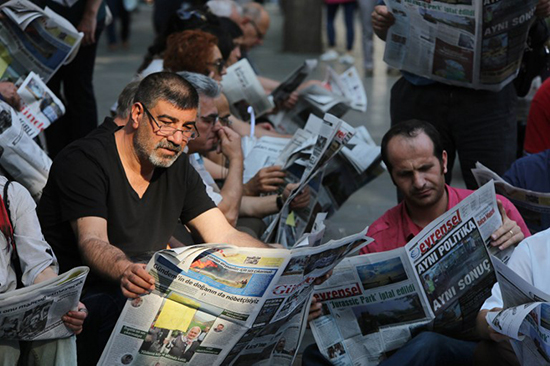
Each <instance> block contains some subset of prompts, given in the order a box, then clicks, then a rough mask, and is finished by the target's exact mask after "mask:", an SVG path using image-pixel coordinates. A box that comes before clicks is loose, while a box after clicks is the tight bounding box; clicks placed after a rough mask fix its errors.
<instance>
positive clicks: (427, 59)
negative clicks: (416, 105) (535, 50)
mask: <svg viewBox="0 0 550 366" xmlns="http://www.w3.org/2000/svg"><path fill="white" fill-rule="evenodd" d="M386 4H387V5H388V8H389V9H390V11H391V12H392V13H393V15H394V17H395V24H394V25H393V26H392V27H390V28H389V30H388V35H387V38H386V49H385V53H384V61H386V62H387V63H388V64H389V65H390V66H393V67H395V68H397V69H400V70H404V71H408V72H411V73H413V74H416V75H419V76H423V77H426V78H428V79H431V80H434V81H438V82H442V83H446V84H451V85H457V86H463V87H469V88H473V89H485V90H491V91H498V90H501V89H502V88H503V87H504V86H505V85H507V84H508V83H509V82H511V81H512V80H513V79H514V78H515V77H516V75H517V72H518V69H519V65H520V62H521V58H522V56H523V51H524V48H525V45H526V40H527V34H528V30H529V27H530V26H531V24H532V22H533V21H534V19H535V18H534V13H535V7H536V5H537V1H536V0H527V1H523V0H510V1H504V0H496V1H472V0H464V1H442V2H424V1H415V0H404V1H400V0H389V1H387V2H386Z"/></svg>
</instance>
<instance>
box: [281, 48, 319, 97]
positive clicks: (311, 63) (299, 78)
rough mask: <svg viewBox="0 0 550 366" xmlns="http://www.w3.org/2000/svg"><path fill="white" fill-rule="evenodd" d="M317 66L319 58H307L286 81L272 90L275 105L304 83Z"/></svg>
mask: <svg viewBox="0 0 550 366" xmlns="http://www.w3.org/2000/svg"><path fill="white" fill-rule="evenodd" d="M316 67H317V60H315V59H311V60H305V61H304V63H303V64H302V65H301V66H300V67H298V68H297V69H296V70H294V72H293V73H292V74H290V75H289V76H288V77H287V78H286V79H285V81H283V82H282V83H281V84H280V85H279V86H278V87H277V88H276V89H275V90H273V91H272V92H271V98H272V99H273V103H275V105H279V103H281V102H282V101H284V100H286V99H287V98H288V96H289V95H290V94H291V93H292V92H293V91H295V90H296V88H298V86H300V84H302V82H303V81H304V80H305V79H306V78H307V76H308V75H309V74H310V73H311V72H312V71H313V70H315V68H316Z"/></svg>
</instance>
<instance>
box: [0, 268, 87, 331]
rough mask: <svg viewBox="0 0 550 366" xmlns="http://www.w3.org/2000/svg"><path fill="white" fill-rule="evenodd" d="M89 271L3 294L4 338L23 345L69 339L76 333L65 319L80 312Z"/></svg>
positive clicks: (0, 323)
mask: <svg viewBox="0 0 550 366" xmlns="http://www.w3.org/2000/svg"><path fill="white" fill-rule="evenodd" d="M89 270H90V269H89V268H88V267H76V268H73V269H72V270H70V271H68V272H65V273H63V274H61V275H59V276H57V277H55V278H51V279H49V280H47V281H44V282H40V283H37V284H35V285H32V286H28V287H24V288H20V289H17V290H15V291H10V292H6V293H3V294H0V304H1V305H0V338H2V339H16V340H23V341H32V340H45V339H56V338H67V337H70V336H72V335H73V334H74V333H73V332H72V330H70V329H69V328H67V327H66V326H65V324H64V323H63V321H62V320H61V317H62V316H64V315H65V313H67V312H68V311H71V310H76V308H77V306H78V302H79V299H80V294H81V293H82V287H83V286H84V281H85V280H86V276H87V275H88V272H89Z"/></svg>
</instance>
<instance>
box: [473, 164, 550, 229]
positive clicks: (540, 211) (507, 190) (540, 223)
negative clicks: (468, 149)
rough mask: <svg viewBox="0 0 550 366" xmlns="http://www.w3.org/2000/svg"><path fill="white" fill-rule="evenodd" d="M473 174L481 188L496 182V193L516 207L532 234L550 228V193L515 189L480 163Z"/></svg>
mask: <svg viewBox="0 0 550 366" xmlns="http://www.w3.org/2000/svg"><path fill="white" fill-rule="evenodd" d="M472 174H473V175H474V178H475V179H476V182H477V184H478V185H480V186H481V185H483V184H485V183H487V182H488V181H490V180H491V179H492V180H494V181H495V189H496V192H497V193H498V194H501V195H503V196H504V197H506V198H508V199H509V200H510V201H511V202H512V203H513V204H514V206H516V208H517V209H518V211H519V213H520V214H521V217H523V220H525V224H527V227H528V228H529V231H530V232H531V233H532V234H536V233H538V232H539V231H542V230H545V229H547V228H549V227H550V193H544V192H534V191H530V190H528V189H522V188H517V187H514V186H513V185H511V184H510V183H508V182H506V181H505V180H504V179H502V178H501V177H500V176H499V175H498V174H497V173H495V172H493V171H492V170H490V169H489V168H487V167H485V166H484V165H483V164H481V163H480V162H477V163H476V167H475V168H474V169H472Z"/></svg>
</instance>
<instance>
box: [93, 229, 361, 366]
mask: <svg viewBox="0 0 550 366" xmlns="http://www.w3.org/2000/svg"><path fill="white" fill-rule="evenodd" d="M365 233H366V229H365V230H363V231H362V232H361V233H358V234H355V235H352V236H349V237H346V238H343V239H340V240H337V241H330V242H328V243H325V244H323V245H320V246H316V247H311V246H306V247H300V248H297V249H293V250H286V249H258V248H242V247H241V248H236V247H234V246H229V245H220V244H213V245H197V246H192V247H186V248H180V249H178V250H164V251H160V252H157V253H156V254H155V255H154V257H153V259H152V260H151V261H150V262H149V264H148V267H147V269H148V270H149V273H151V274H152V275H153V277H154V278H155V279H156V289H155V291H153V293H151V294H149V295H145V296H143V297H140V298H138V299H134V300H128V302H127V304H126V306H125V307H124V309H123V312H122V314H121V316H120V318H119V321H118V323H117V325H116V327H115V329H114V331H113V333H112V334H111V338H110V340H109V343H108V345H107V347H106V348H105V351H104V353H103V355H102V357H101V360H100V362H99V364H101V365H109V366H112V365H122V364H125V362H127V360H132V362H133V363H135V364H140V365H149V364H153V365H154V364H155V362H160V363H161V364H163V365H179V364H184V363H189V364H192V365H209V366H210V365H220V364H224V365H232V364H234V365H244V364H247V365H252V364H256V365H291V364H292V362H293V359H294V357H295V356H296V352H297V350H298V347H299V344H300V340H301V337H302V335H303V332H304V331H305V326H306V321H307V314H308V311H309V304H310V299H311V294H312V291H313V282H314V281H315V279H316V278H317V277H320V276H323V275H324V274H326V273H328V272H329V271H330V270H332V268H334V266H336V264H337V263H339V262H340V260H341V259H343V258H344V257H345V256H346V255H348V254H353V253H355V252H357V251H358V250H359V249H360V248H361V247H363V246H364V245H366V243H367V242H368V238H366V236H365Z"/></svg>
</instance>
